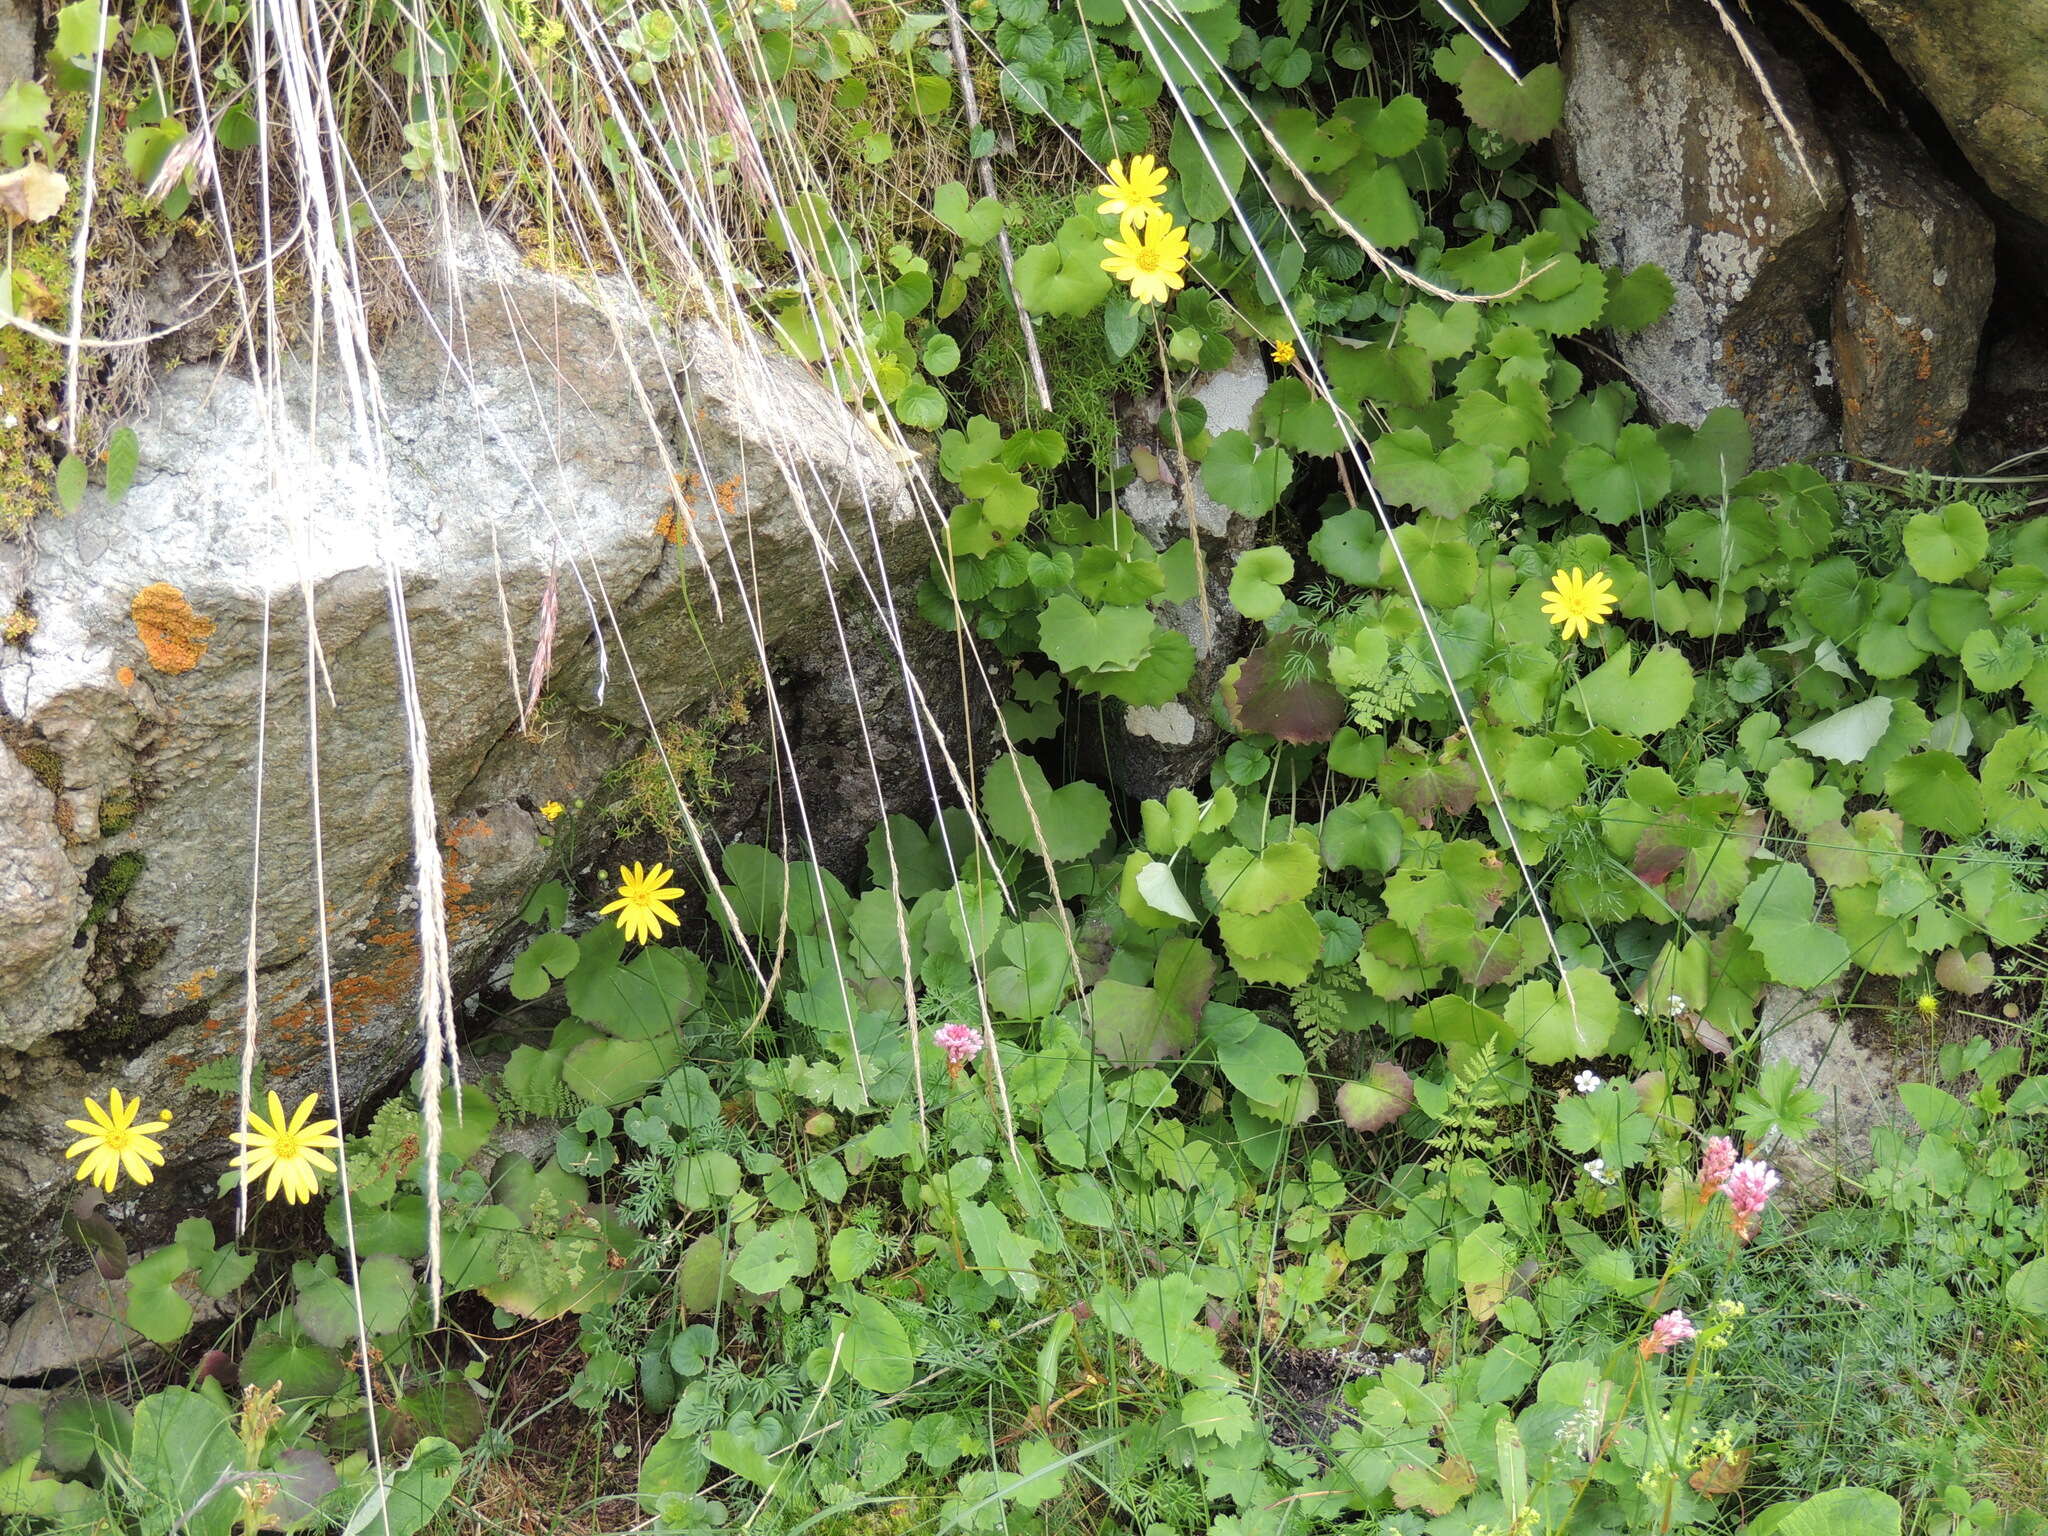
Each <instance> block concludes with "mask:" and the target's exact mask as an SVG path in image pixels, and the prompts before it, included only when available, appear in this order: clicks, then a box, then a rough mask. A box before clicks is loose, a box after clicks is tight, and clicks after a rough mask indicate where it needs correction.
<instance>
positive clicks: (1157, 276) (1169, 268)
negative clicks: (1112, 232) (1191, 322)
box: [1102, 213, 1188, 304]
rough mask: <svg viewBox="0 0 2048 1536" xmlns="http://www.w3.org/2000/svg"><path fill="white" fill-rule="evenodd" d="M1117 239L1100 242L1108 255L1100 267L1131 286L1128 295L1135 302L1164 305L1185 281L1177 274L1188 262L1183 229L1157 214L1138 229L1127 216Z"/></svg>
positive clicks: (1163, 215)
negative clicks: (1119, 237) (1129, 294)
mask: <svg viewBox="0 0 2048 1536" xmlns="http://www.w3.org/2000/svg"><path fill="white" fill-rule="evenodd" d="M1118 233H1119V234H1120V235H1121V236H1122V238H1121V239H1117V240H1105V241H1103V242H1102V244H1103V246H1104V248H1105V249H1106V250H1108V252H1109V255H1108V256H1107V257H1106V258H1105V259H1104V261H1103V263H1102V270H1103V271H1105V272H1107V273H1108V274H1109V275H1110V276H1111V277H1113V278H1115V279H1116V280H1117V281H1118V282H1120V283H1129V284H1130V285H1131V298H1132V299H1133V300H1134V301H1136V302H1137V303H1139V304H1164V303H1165V302H1166V301H1167V300H1168V299H1169V298H1171V297H1172V296H1173V290H1174V289H1176V288H1184V287H1186V286H1187V284H1186V283H1185V282H1184V281H1183V280H1182V278H1181V273H1183V272H1185V271H1186V270H1187V265H1188V235H1187V231H1186V230H1184V229H1181V228H1178V227H1177V226H1176V225H1175V224H1174V222H1173V220H1172V218H1171V217H1170V216H1168V215H1166V214H1164V213H1161V214H1159V215H1157V216H1155V217H1154V218H1152V219H1150V220H1148V221H1147V222H1146V224H1145V227H1144V228H1143V229H1142V230H1141V229H1139V228H1138V226H1137V225H1136V224H1135V223H1133V222H1132V221H1131V219H1130V218H1129V217H1128V216H1127V217H1126V218H1125V219H1124V221H1123V224H1122V225H1121V226H1120V228H1119V230H1118Z"/></svg>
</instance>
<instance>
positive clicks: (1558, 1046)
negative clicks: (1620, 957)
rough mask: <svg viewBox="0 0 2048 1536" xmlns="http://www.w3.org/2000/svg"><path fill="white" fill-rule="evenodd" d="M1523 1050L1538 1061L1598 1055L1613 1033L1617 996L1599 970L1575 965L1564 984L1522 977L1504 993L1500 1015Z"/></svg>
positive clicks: (1618, 1013) (1618, 1009)
mask: <svg viewBox="0 0 2048 1536" xmlns="http://www.w3.org/2000/svg"><path fill="white" fill-rule="evenodd" d="M1502 1016H1503V1017H1504V1018H1505V1019H1506V1020H1507V1026H1508V1029H1509V1031H1510V1032H1511V1033H1512V1034H1513V1035H1514V1037H1515V1039H1516V1041H1517V1043H1518V1044H1519V1045H1520V1046H1521V1050H1522V1054H1523V1055H1524V1056H1526V1057H1528V1058H1529V1060H1530V1061H1532V1062H1534V1063H1535V1064H1536V1065H1537V1066H1552V1065H1554V1064H1556V1063H1557V1062H1560V1061H1571V1060H1573V1059H1575V1058H1582V1057H1588V1056H1598V1055H1599V1054H1600V1053H1601V1052H1602V1051H1604V1050H1605V1049H1606V1048H1607V1042H1608V1041H1609V1040H1610V1039H1612V1038H1613V1036H1614V1027H1615V1025H1616V1023H1618V1022H1619V1020H1620V1017H1621V1002H1620V999H1619V998H1617V997H1616V996H1615V994H1614V984H1613V983H1612V982H1610V981H1609V980H1608V979H1607V978H1606V977H1605V976H1603V975H1601V974H1600V973H1599V972H1598V971H1592V970H1587V969H1585V968H1584V967H1582V966H1574V967H1573V968H1572V969H1570V970H1568V971H1566V972H1565V973H1564V979H1563V985H1562V986H1558V987H1553V986H1552V985H1551V984H1550V983H1549V982H1548V981H1544V980H1542V979H1540V978H1539V979H1537V980H1534V981H1525V982H1523V983H1522V984H1521V985H1520V986H1519V987H1517V988H1515V990H1514V991H1513V993H1511V994H1510V995H1509V997H1508V1002H1507V1008H1506V1009H1505V1011H1504V1013H1503V1015H1502Z"/></svg>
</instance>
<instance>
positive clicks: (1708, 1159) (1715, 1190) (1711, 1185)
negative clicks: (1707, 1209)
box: [1700, 1136, 1735, 1205]
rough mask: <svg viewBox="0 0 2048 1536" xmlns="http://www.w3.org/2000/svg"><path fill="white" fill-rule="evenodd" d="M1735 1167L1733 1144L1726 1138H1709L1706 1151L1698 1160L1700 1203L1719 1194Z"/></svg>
mask: <svg viewBox="0 0 2048 1536" xmlns="http://www.w3.org/2000/svg"><path fill="white" fill-rule="evenodd" d="M1734 1167H1735V1143H1734V1142H1732V1141H1730V1140H1729V1139H1728V1138H1727V1137H1726V1136H1709V1137H1708V1138H1707V1150H1706V1152H1705V1153H1704V1154H1703V1155H1702V1156H1701V1158H1700V1203H1701V1204H1702V1205H1704V1204H1705V1203H1706V1202H1707V1201H1709V1200H1711V1199H1713V1198H1714V1196H1716V1195H1718V1194H1719V1193H1720V1192H1721V1186H1722V1185H1723V1184H1726V1183H1727V1182H1728V1174H1729V1172H1730V1170H1732V1169H1733V1168H1734Z"/></svg>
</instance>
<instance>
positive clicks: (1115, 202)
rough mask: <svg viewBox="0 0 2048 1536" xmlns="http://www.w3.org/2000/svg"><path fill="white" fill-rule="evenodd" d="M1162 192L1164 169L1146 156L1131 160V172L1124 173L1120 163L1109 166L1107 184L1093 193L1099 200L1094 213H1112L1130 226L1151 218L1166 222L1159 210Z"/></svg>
mask: <svg viewBox="0 0 2048 1536" xmlns="http://www.w3.org/2000/svg"><path fill="white" fill-rule="evenodd" d="M1165 190H1166V167H1165V166H1163V165H1161V164H1160V163H1159V162H1158V161H1157V160H1155V159H1154V158H1153V157H1152V156H1150V155H1133V156H1131V168H1130V169H1129V170H1128V171H1126V170H1125V169H1124V163H1123V161H1122V160H1112V161H1110V162H1109V180H1108V181H1106V182H1104V183H1103V184H1102V185H1101V186H1099V187H1097V188H1096V189H1095V195H1096V196H1097V197H1100V198H1101V199H1102V204H1101V206H1100V207H1098V208H1097V209H1096V210H1095V211H1096V212H1097V213H1113V214H1115V215H1116V216H1117V217H1118V219H1119V220H1125V219H1128V220H1129V221H1130V222H1131V224H1132V225H1134V226H1136V225H1140V224H1144V223H1146V222H1148V221H1149V220H1151V219H1153V218H1154V217H1158V218H1166V217H1167V212H1166V210H1165V209H1164V208H1162V207H1160V206H1159V194H1160V193H1162V192H1164V191H1165Z"/></svg>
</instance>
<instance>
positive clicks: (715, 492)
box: [711, 474, 740, 517]
mask: <svg viewBox="0 0 2048 1536" xmlns="http://www.w3.org/2000/svg"><path fill="white" fill-rule="evenodd" d="M711 496H712V499H713V500H714V501H716V502H717V503H718V510H719V511H720V512H721V513H723V514H724V515H725V516H727V517H737V516H739V507H740V477H739V476H738V475H736V474H733V475H727V476H726V477H725V478H724V479H723V480H721V481H719V482H718V484H716V485H714V486H713V487H712V488H711Z"/></svg>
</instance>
